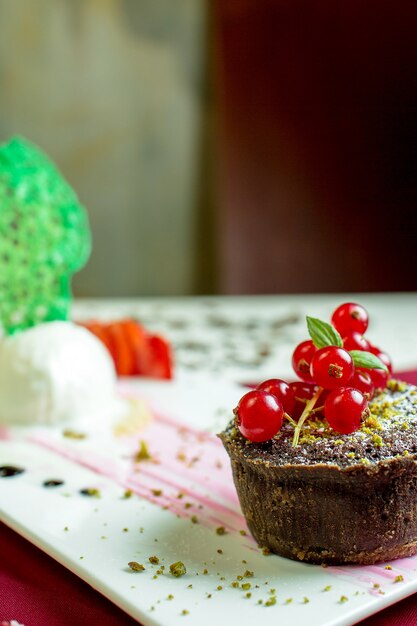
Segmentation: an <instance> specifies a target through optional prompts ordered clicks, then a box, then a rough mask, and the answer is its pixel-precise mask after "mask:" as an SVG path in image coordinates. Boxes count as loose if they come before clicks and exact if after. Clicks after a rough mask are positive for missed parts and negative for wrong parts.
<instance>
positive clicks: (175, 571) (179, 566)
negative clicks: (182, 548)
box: [169, 561, 187, 578]
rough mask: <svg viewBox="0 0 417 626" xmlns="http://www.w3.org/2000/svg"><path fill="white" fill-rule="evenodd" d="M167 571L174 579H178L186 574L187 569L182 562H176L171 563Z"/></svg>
mask: <svg viewBox="0 0 417 626" xmlns="http://www.w3.org/2000/svg"><path fill="white" fill-rule="evenodd" d="M169 571H170V572H171V574H172V575H173V576H175V578H179V577H180V576H184V574H186V573H187V569H186V567H185V565H184V563H183V562H182V561H176V562H175V563H171V565H170V566H169Z"/></svg>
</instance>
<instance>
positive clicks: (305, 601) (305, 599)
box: [303, 596, 310, 604]
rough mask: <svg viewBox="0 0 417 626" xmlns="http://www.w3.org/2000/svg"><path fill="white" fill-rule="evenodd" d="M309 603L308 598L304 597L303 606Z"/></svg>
mask: <svg viewBox="0 0 417 626" xmlns="http://www.w3.org/2000/svg"><path fill="white" fill-rule="evenodd" d="M309 602H310V600H309V598H307V596H304V598H303V604H308V603H309Z"/></svg>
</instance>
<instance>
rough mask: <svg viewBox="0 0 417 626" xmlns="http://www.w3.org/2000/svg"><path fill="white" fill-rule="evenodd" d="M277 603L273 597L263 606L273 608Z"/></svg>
mask: <svg viewBox="0 0 417 626" xmlns="http://www.w3.org/2000/svg"><path fill="white" fill-rule="evenodd" d="M276 603H277V599H276V597H275V596H272V597H271V598H268V600H266V601H265V606H274V604H276Z"/></svg>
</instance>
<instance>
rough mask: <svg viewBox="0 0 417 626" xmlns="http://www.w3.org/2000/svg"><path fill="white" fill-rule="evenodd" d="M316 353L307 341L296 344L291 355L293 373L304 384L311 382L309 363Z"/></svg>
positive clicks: (309, 341)
mask: <svg viewBox="0 0 417 626" xmlns="http://www.w3.org/2000/svg"><path fill="white" fill-rule="evenodd" d="M316 352H317V348H316V346H315V345H314V343H313V342H312V341H311V339H309V340H307V341H303V342H302V343H300V344H298V346H297V347H296V349H295V350H294V352H293V355H292V366H293V368H294V372H295V373H296V374H297V376H298V377H299V378H301V380H304V382H306V383H311V382H312V380H313V379H312V378H311V374H310V363H311V359H312V358H313V356H314V354H315V353H316Z"/></svg>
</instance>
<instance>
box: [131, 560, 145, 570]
mask: <svg viewBox="0 0 417 626" xmlns="http://www.w3.org/2000/svg"><path fill="white" fill-rule="evenodd" d="M128 565H129V567H130V569H131V570H133V571H134V572H143V570H144V569H145V568H144V566H143V565H142V564H141V563H137V562H136V561H130V562H129V563H128Z"/></svg>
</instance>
